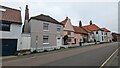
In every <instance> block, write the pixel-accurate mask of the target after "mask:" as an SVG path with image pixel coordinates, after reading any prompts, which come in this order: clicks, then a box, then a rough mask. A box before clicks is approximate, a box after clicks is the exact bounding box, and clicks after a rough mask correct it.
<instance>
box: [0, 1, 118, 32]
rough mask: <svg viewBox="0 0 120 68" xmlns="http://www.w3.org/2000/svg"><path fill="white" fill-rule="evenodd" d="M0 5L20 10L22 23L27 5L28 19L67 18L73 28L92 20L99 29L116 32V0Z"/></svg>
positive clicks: (87, 23) (16, 2) (6, 2)
mask: <svg viewBox="0 0 120 68" xmlns="http://www.w3.org/2000/svg"><path fill="white" fill-rule="evenodd" d="M0 5H4V6H8V7H11V8H16V9H19V10H21V16H22V21H23V22H24V15H25V14H24V13H25V6H26V5H28V7H29V12H30V13H29V14H30V17H32V16H36V15H40V14H45V15H49V16H51V17H52V18H54V19H56V20H57V21H59V22H61V21H63V20H64V19H65V18H66V17H69V18H70V19H71V23H72V24H73V25H75V26H78V25H79V21H80V20H81V21H82V25H83V26H84V25H89V21H90V20H92V21H93V24H96V25H98V26H99V27H101V28H107V29H109V30H110V31H112V32H118V0H97V1H96V0H39V1H38V0H30V1H29V0H12V1H10V0H0ZM20 7H21V9H20Z"/></svg>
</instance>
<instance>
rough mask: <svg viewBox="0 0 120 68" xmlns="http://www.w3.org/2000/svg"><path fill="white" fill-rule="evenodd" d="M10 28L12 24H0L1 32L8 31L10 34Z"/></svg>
mask: <svg viewBox="0 0 120 68" xmlns="http://www.w3.org/2000/svg"><path fill="white" fill-rule="evenodd" d="M10 28H11V23H3V22H0V31H8V32H10Z"/></svg>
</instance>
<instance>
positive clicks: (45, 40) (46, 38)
mask: <svg viewBox="0 0 120 68" xmlns="http://www.w3.org/2000/svg"><path fill="white" fill-rule="evenodd" d="M48 39H49V36H46V35H44V36H43V44H49V42H48Z"/></svg>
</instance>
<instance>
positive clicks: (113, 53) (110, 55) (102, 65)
mask: <svg viewBox="0 0 120 68" xmlns="http://www.w3.org/2000/svg"><path fill="white" fill-rule="evenodd" d="M119 48H120V47H119ZM119 48H118V49H119ZM118 49H116V50H115V52H113V53H112V55H110V57H109V58H108V59H107V60H106V61H105V62H104V63H103V64H102V65H101V66H100V68H102V67H103V66H104V65H105V64H106V63H107V62H108V61H109V60H110V59H111V58H112V56H113V55H114V54H115V53H116V52H117V51H118Z"/></svg>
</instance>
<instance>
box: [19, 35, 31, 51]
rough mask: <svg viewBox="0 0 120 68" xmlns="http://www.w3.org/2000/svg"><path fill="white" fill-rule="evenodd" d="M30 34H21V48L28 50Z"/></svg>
mask: <svg viewBox="0 0 120 68" xmlns="http://www.w3.org/2000/svg"><path fill="white" fill-rule="evenodd" d="M30 48H31V36H30V34H22V41H21V50H30Z"/></svg>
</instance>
